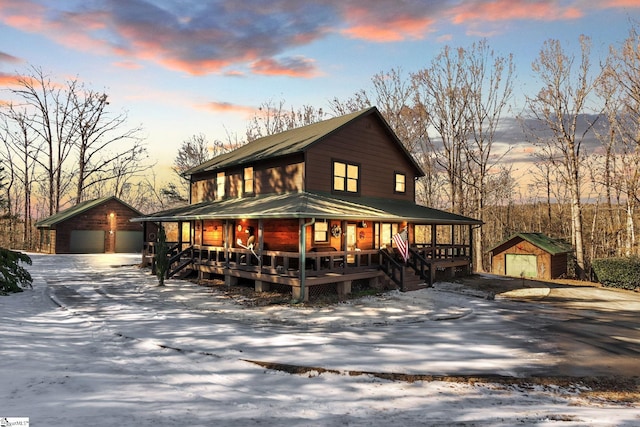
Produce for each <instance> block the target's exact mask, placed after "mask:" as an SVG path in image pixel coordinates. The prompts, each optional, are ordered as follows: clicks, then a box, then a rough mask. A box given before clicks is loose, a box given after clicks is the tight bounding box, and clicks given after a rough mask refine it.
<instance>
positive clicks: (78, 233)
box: [69, 230, 104, 254]
mask: <svg viewBox="0 0 640 427" xmlns="http://www.w3.org/2000/svg"><path fill="white" fill-rule="evenodd" d="M69 251H70V252H71V253H73V254H100V253H104V231H103V230H72V231H71V244H70V245H69Z"/></svg>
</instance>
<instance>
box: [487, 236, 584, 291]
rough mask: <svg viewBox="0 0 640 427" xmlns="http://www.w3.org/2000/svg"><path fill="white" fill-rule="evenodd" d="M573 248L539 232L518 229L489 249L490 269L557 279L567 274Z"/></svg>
mask: <svg viewBox="0 0 640 427" xmlns="http://www.w3.org/2000/svg"><path fill="white" fill-rule="evenodd" d="M572 251H573V248H572V247H571V245H569V244H568V243H566V242H564V241H562V240H558V239H552V238H550V237H548V236H546V235H544V234H542V233H518V234H515V235H513V236H511V237H509V238H508V239H507V240H505V241H504V242H502V243H500V244H499V245H497V246H495V247H494V248H493V249H491V250H490V253H491V272H492V273H493V274H502V275H506V276H514V277H529V278H536V279H547V280H548V279H557V278H559V277H562V276H564V275H566V274H567V262H568V257H569V254H570V253H571V252H572Z"/></svg>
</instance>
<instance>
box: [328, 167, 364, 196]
mask: <svg viewBox="0 0 640 427" xmlns="http://www.w3.org/2000/svg"><path fill="white" fill-rule="evenodd" d="M359 183H360V166H358V165H354V164H349V163H344V162H333V191H341V192H346V193H358V192H359V191H360V185H359Z"/></svg>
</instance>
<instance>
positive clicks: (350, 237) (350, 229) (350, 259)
mask: <svg viewBox="0 0 640 427" xmlns="http://www.w3.org/2000/svg"><path fill="white" fill-rule="evenodd" d="M345 238H346V239H347V251H349V252H351V253H350V254H349V255H348V256H347V264H353V263H354V262H356V260H355V256H354V255H353V252H352V251H355V250H356V244H357V242H358V236H357V230H356V224H347V232H346V234H345Z"/></svg>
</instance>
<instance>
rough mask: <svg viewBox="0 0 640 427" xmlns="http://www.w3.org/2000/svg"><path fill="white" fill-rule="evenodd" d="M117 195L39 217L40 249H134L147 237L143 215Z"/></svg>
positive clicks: (110, 250)
mask: <svg viewBox="0 0 640 427" xmlns="http://www.w3.org/2000/svg"><path fill="white" fill-rule="evenodd" d="M141 215H142V213H140V212H139V211H138V210H136V209H134V208H132V207H131V206H129V205H128V204H126V203H124V202H123V201H122V200H120V199H118V198H117V197H114V196H111V197H103V198H100V199H94V200H88V201H86V202H82V203H80V204H78V205H76V206H74V207H72V208H69V209H66V210H64V211H60V212H58V213H57V214H54V215H52V216H50V217H48V218H45V219H43V220H41V221H38V222H37V223H36V224H35V225H36V228H37V229H38V232H39V234H38V236H39V239H38V250H39V251H40V252H44V253H52V254H65V253H72V254H78V253H113V252H121V253H135V252H141V251H142V245H143V242H144V241H145V239H144V237H145V236H143V231H142V225H141V224H140V223H133V222H131V221H130V220H131V218H134V217H138V216H141Z"/></svg>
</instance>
